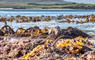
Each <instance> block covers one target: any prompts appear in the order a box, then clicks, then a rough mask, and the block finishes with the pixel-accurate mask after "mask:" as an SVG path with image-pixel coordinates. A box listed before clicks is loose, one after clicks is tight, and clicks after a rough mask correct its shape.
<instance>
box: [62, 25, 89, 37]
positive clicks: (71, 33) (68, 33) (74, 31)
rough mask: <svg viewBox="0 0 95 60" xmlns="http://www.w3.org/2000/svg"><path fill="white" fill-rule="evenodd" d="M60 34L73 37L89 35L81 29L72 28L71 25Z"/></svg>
mask: <svg viewBox="0 0 95 60" xmlns="http://www.w3.org/2000/svg"><path fill="white" fill-rule="evenodd" d="M62 34H63V35H64V38H75V37H78V36H82V37H90V36H89V35H88V34H86V33H85V32H83V31H81V30H79V29H77V28H72V27H68V28H67V29H66V30H64V31H63V32H62Z"/></svg>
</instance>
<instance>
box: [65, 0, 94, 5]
mask: <svg viewBox="0 0 95 60" xmlns="http://www.w3.org/2000/svg"><path fill="white" fill-rule="evenodd" d="M65 1H69V2H70V1H71V2H77V3H91V4H95V0H65Z"/></svg>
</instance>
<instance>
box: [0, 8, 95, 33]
mask: <svg viewBox="0 0 95 60" xmlns="http://www.w3.org/2000/svg"><path fill="white" fill-rule="evenodd" d="M91 14H95V10H94V9H88V10H82V9H68V10H62V9H60V10H58V9H57V10H54V9H52V10H49V9H48V10H47V9H44V10H28V9H26V10H23V9H22V10H17V9H16V10H0V16H5V17H10V16H17V15H21V16H41V15H45V16H58V15H91ZM7 24H8V25H9V26H11V27H12V28H13V29H14V31H16V30H17V29H18V28H20V27H23V28H25V29H27V28H29V27H33V26H39V27H40V28H41V29H43V28H44V27H55V26H60V27H61V28H62V29H65V28H67V27H70V26H71V27H77V28H79V29H81V30H84V31H86V30H87V31H89V32H88V33H92V32H93V33H95V23H84V24H76V23H59V22H57V21H56V20H52V21H49V22H44V21H41V22H29V23H16V22H15V21H14V22H12V23H10V22H7ZM2 26H4V23H2V22H0V28H1V27H2Z"/></svg>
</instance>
